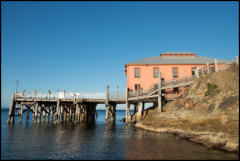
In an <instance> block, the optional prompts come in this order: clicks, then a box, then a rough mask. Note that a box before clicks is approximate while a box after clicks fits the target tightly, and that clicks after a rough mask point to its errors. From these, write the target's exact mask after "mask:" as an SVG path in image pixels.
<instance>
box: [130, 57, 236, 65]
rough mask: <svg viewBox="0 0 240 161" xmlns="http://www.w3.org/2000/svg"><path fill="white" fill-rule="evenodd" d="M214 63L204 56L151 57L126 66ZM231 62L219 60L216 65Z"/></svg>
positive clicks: (212, 59)
mask: <svg viewBox="0 0 240 161" xmlns="http://www.w3.org/2000/svg"><path fill="white" fill-rule="evenodd" d="M207 62H209V63H210V64H211V63H214V58H210V57H206V56H196V57H160V56H152V57H148V58H144V59H141V60H137V61H133V62H130V63H127V64H206V63H207ZM233 62H234V61H233V60H219V59H218V63H233Z"/></svg>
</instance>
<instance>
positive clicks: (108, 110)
mask: <svg viewBox="0 0 240 161" xmlns="http://www.w3.org/2000/svg"><path fill="white" fill-rule="evenodd" d="M105 105H106V120H107V121H109V119H110V115H109V113H110V110H111V109H110V108H111V107H110V105H109V86H108V85H107V86H106V102H105Z"/></svg>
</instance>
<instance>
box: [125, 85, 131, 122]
mask: <svg viewBox="0 0 240 161" xmlns="http://www.w3.org/2000/svg"><path fill="white" fill-rule="evenodd" d="M130 119H131V115H130V104H129V102H128V87H127V86H126V123H127V122H130V121H131V120H130Z"/></svg>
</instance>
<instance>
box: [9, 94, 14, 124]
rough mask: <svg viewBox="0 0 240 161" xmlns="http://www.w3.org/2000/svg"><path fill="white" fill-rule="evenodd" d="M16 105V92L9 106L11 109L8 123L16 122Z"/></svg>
mask: <svg viewBox="0 0 240 161" xmlns="http://www.w3.org/2000/svg"><path fill="white" fill-rule="evenodd" d="M15 106H16V102H15V93H14V94H12V99H11V102H10V106H9V111H8V120H7V123H11V122H12V123H14V120H15V118H14V117H15V108H16V107H15Z"/></svg>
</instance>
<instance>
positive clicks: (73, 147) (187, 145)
mask: <svg viewBox="0 0 240 161" xmlns="http://www.w3.org/2000/svg"><path fill="white" fill-rule="evenodd" d="M124 114H125V112H124V111H123V113H122V115H124ZM98 115H99V116H100V117H101V115H102V116H105V111H104V112H102V113H101V112H98ZM2 116H3V115H2ZM100 117H99V118H100ZM2 119H3V118H2ZM4 119H6V120H7V117H5V118H4ZM103 119H104V120H100V121H99V120H96V122H95V123H92V124H85V123H79V124H74V123H71V122H68V123H65V124H57V125H55V124H54V123H53V122H51V121H49V122H42V123H40V124H39V123H37V124H33V123H31V121H29V123H26V122H24V120H23V123H22V124H16V123H17V121H16V123H15V125H12V124H9V125H8V126H7V124H6V121H5V120H2V122H4V124H2V142H1V144H2V151H1V154H2V156H3V158H2V159H78V160H79V159H238V156H237V155H235V154H231V153H225V152H222V151H214V150H212V149H207V148H206V147H204V146H202V145H198V144H195V143H192V142H189V141H186V140H182V139H178V138H176V137H175V136H171V135H166V134H158V133H152V132H148V131H144V130H141V129H137V128H135V127H134V126H132V125H131V124H127V125H125V124H124V123H121V122H120V121H116V123H111V122H109V123H107V124H105V117H103Z"/></svg>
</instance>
